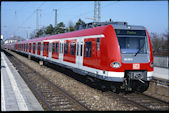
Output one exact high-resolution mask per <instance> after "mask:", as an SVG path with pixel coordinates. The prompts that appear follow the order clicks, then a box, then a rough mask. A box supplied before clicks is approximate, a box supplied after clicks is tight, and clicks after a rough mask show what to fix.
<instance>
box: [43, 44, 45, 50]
mask: <svg viewBox="0 0 169 113" xmlns="http://www.w3.org/2000/svg"><path fill="white" fill-rule="evenodd" d="M43 51H45V43H43Z"/></svg>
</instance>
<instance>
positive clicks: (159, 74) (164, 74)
mask: <svg viewBox="0 0 169 113" xmlns="http://www.w3.org/2000/svg"><path fill="white" fill-rule="evenodd" d="M153 77H155V78H161V79H164V80H169V69H168V68H160V67H154V73H153Z"/></svg>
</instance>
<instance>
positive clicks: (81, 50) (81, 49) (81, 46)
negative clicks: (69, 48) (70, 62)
mask: <svg viewBox="0 0 169 113" xmlns="http://www.w3.org/2000/svg"><path fill="white" fill-rule="evenodd" d="M82 52H83V44H81V45H80V56H82Z"/></svg>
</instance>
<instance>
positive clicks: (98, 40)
mask: <svg viewBox="0 0 169 113" xmlns="http://www.w3.org/2000/svg"><path fill="white" fill-rule="evenodd" d="M99 50H100V38H97V51H99Z"/></svg>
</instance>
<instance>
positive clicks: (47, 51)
mask: <svg viewBox="0 0 169 113" xmlns="http://www.w3.org/2000/svg"><path fill="white" fill-rule="evenodd" d="M48 50H49V44H47V50H46V51H47V52H48Z"/></svg>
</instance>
